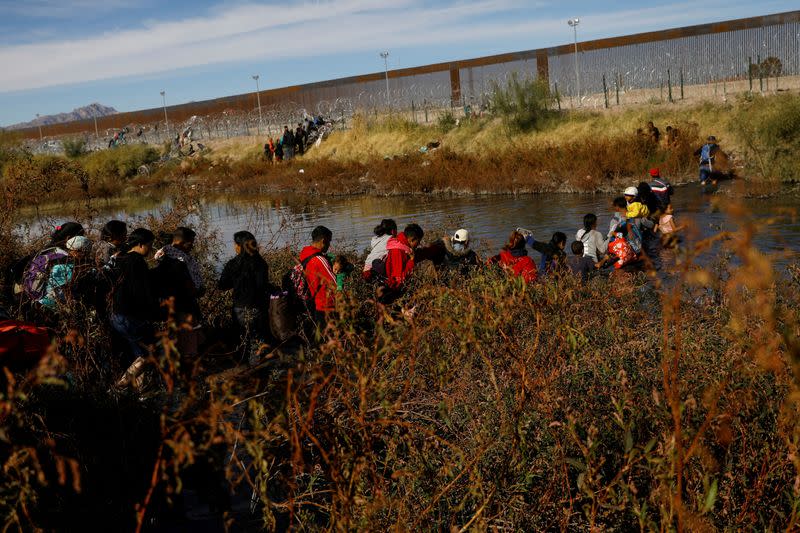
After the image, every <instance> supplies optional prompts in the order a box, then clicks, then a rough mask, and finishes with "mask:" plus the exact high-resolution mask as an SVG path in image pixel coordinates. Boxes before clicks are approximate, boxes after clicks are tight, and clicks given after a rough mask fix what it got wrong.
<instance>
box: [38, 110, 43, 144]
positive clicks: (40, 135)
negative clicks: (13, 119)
mask: <svg viewBox="0 0 800 533" xmlns="http://www.w3.org/2000/svg"><path fill="white" fill-rule="evenodd" d="M36 125H37V126H39V140H40V141H41V140H42V139H43V138H44V137H42V123H41V122H39V113H36Z"/></svg>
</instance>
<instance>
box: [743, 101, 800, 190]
mask: <svg viewBox="0 0 800 533" xmlns="http://www.w3.org/2000/svg"><path fill="white" fill-rule="evenodd" d="M730 128H731V129H732V130H733V131H734V133H735V134H736V135H737V137H739V140H740V141H741V143H742V144H743V145H744V147H745V154H744V155H745V157H746V165H747V167H748V169H749V170H750V171H751V172H753V173H755V174H757V175H758V176H760V177H761V178H764V179H769V180H780V181H795V180H797V179H798V176H797V160H798V157H800V96H797V95H780V96H773V97H770V98H764V97H761V96H753V97H751V98H749V99H747V100H744V99H743V100H742V101H741V102H740V105H739V106H738V108H737V111H736V112H735V113H734V115H733V117H732V119H731V122H730Z"/></svg>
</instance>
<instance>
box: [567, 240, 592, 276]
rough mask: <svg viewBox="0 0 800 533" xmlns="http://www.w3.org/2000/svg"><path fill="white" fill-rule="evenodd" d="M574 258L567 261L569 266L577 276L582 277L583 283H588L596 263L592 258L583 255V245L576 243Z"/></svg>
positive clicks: (572, 247)
mask: <svg viewBox="0 0 800 533" xmlns="http://www.w3.org/2000/svg"><path fill="white" fill-rule="evenodd" d="M571 249H572V254H573V255H572V256H571V257H569V258H568V259H567V266H569V269H570V270H571V271H572V273H573V274H575V275H576V276H580V277H581V281H584V282H585V281H587V280H588V279H589V276H591V275H592V273H594V271H595V270H596V269H595V263H594V261H593V260H592V258H591V257H589V256H586V255H583V243H582V242H581V241H575V242H573V243H572V246H571Z"/></svg>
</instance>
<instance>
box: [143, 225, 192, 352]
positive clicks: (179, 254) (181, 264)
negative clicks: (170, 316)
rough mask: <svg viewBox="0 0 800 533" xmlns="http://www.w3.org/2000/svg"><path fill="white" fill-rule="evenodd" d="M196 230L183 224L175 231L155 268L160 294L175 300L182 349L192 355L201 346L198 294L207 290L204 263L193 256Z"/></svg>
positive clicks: (175, 312)
mask: <svg viewBox="0 0 800 533" xmlns="http://www.w3.org/2000/svg"><path fill="white" fill-rule="evenodd" d="M195 237H196V234H195V232H194V230H192V229H190V228H185V227H179V228H177V229H176V230H175V232H174V233H173V234H172V242H171V243H170V244H168V245H166V246H164V247H163V248H161V249H160V250H159V251H158V252H156V255H155V258H156V261H157V262H158V264H157V265H156V267H155V268H154V269H153V280H154V285H155V287H156V292H157V295H158V298H159V299H160V300H161V301H162V302H166V301H169V300H170V299H171V301H172V306H173V307H172V309H173V312H174V319H175V323H176V324H177V325H178V326H179V328H180V329H179V330H178V335H177V345H178V351H179V352H180V353H181V355H184V356H186V357H187V358H189V359H192V358H194V357H195V356H196V355H197V353H198V348H199V343H200V340H199V331H198V328H199V324H200V321H201V314H200V304H199V303H198V300H197V299H198V298H199V297H200V296H201V295H202V293H203V291H204V286H203V278H202V276H201V273H200V265H199V264H198V263H197V261H196V260H195V258H194V257H192V256H191V251H192V248H193V247H194V241H195Z"/></svg>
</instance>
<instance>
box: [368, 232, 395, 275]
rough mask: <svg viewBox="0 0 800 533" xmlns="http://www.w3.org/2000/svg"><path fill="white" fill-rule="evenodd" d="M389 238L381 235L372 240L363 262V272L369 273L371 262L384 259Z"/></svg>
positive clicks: (389, 236)
mask: <svg viewBox="0 0 800 533" xmlns="http://www.w3.org/2000/svg"><path fill="white" fill-rule="evenodd" d="M391 238H392V236H391V235H381V236H380V237H373V238H372V242H371V243H370V252H369V255H368V256H367V259H366V260H365V261H364V272H369V271H370V270H372V262H373V261H375V260H376V259H383V258H384V257H386V243H387V242H389V239H391Z"/></svg>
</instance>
